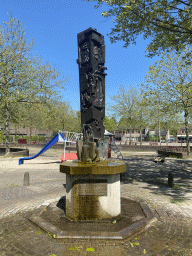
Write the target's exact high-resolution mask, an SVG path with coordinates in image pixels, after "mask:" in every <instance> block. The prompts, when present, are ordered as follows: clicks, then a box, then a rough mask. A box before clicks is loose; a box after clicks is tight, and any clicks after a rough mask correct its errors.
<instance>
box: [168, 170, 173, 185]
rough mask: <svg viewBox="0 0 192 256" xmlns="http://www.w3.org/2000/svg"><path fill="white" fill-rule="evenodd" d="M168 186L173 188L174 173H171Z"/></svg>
mask: <svg viewBox="0 0 192 256" xmlns="http://www.w3.org/2000/svg"><path fill="white" fill-rule="evenodd" d="M168 186H169V187H170V188H172V187H173V173H172V172H170V173H169V174H168Z"/></svg>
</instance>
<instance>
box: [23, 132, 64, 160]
mask: <svg viewBox="0 0 192 256" xmlns="http://www.w3.org/2000/svg"><path fill="white" fill-rule="evenodd" d="M64 141H65V138H64V136H63V134H61V133H57V134H56V135H55V136H54V137H53V138H52V139H51V140H50V141H49V142H48V143H47V144H46V145H45V147H44V148H42V149H41V151H39V153H37V154H36V155H35V156H32V157H23V158H20V159H19V165H21V164H23V161H24V160H31V159H33V158H36V157H38V156H40V155H41V154H43V153H44V152H45V151H46V150H48V149H49V148H50V147H52V146H53V145H54V144H55V143H57V142H64Z"/></svg>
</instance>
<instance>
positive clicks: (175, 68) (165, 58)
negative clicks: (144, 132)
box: [143, 47, 192, 155]
mask: <svg viewBox="0 0 192 256" xmlns="http://www.w3.org/2000/svg"><path fill="white" fill-rule="evenodd" d="M189 51H190V49H189V47H186V49H185V50H184V53H183V54H176V52H175V51H172V52H171V53H170V54H166V53H163V54H162V56H161V60H160V61H159V62H157V61H156V62H155V64H154V65H151V66H149V72H148V75H147V76H146V82H147V83H148V84H147V85H143V88H145V89H144V90H145V91H146V93H147V94H148V95H149V97H154V98H155V97H158V95H161V101H160V108H161V109H162V110H163V111H164V113H170V115H171V116H173V115H174V114H176V113H180V114H183V115H184V119H185V129H186V143H187V153H188V155H189V153H190V146H189V113H190V112H191V109H192V83H191V81H192V75H191V74H192V67H191V66H190V65H186V63H185V62H183V58H182V57H183V55H185V54H186V53H187V52H189ZM150 84H152V85H153V86H151V85H150ZM154 86H155V87H154Z"/></svg>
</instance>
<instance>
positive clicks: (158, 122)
mask: <svg viewBox="0 0 192 256" xmlns="http://www.w3.org/2000/svg"><path fill="white" fill-rule="evenodd" d="M158 124H159V141H160V146H161V130H160V121H159V119H158Z"/></svg>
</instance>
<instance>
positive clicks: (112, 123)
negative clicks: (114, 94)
mask: <svg viewBox="0 0 192 256" xmlns="http://www.w3.org/2000/svg"><path fill="white" fill-rule="evenodd" d="M103 124H104V126H105V129H106V130H107V131H109V132H112V131H114V130H115V129H116V127H117V121H116V119H115V117H107V116H105V118H104V122H103Z"/></svg>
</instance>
